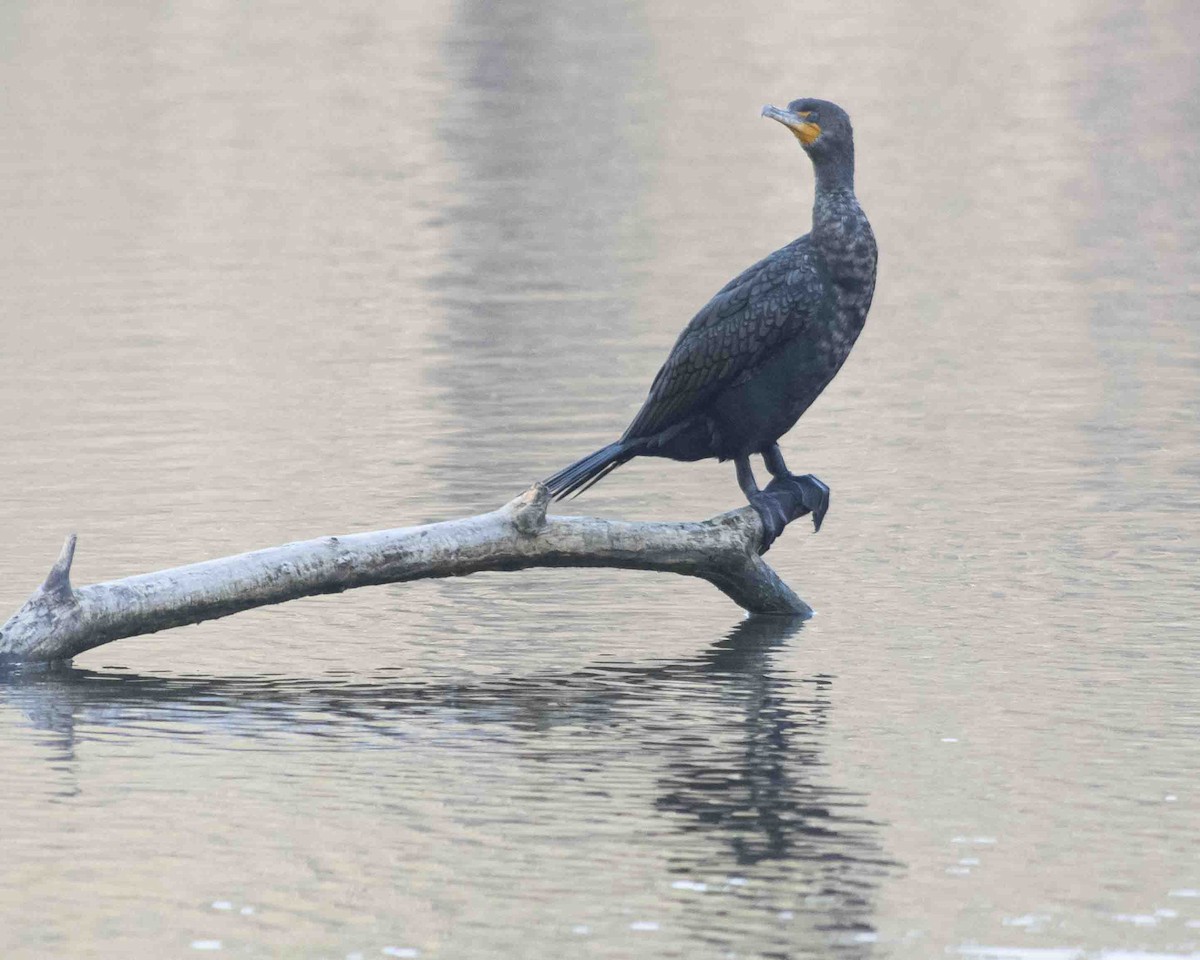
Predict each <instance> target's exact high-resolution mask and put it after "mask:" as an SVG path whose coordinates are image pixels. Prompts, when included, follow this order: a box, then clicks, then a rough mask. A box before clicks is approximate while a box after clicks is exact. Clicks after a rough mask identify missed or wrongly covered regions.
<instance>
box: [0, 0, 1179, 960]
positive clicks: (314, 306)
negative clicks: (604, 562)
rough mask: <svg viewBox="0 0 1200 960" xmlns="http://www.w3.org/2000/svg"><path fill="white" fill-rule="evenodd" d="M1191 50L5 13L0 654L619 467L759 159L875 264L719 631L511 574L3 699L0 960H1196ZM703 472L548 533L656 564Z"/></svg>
mask: <svg viewBox="0 0 1200 960" xmlns="http://www.w3.org/2000/svg"><path fill="white" fill-rule="evenodd" d="M1197 28H1200V22H1198V17H1197V14H1196V12H1195V10H1194V9H1193V6H1192V5H1191V4H1188V3H1186V2H1182V0H1180V2H1175V3H1172V2H1167V3H1162V4H1153V5H1146V6H1132V5H1126V4H1120V3H1116V2H1111V3H1099V4H1095V3H1093V4H1057V5H1053V6H1050V5H1045V4H1035V3H1018V4H1013V5H1009V6H1007V7H1005V8H1004V10H989V11H987V12H986V13H985V12H983V11H980V12H972V10H970V9H968V8H964V7H961V6H959V5H949V4H940V3H927V4H916V5H909V6H896V7H895V8H892V7H879V6H871V5H865V4H849V5H847V4H834V3H828V2H817V3H813V4H806V5H805V9H804V10H803V11H792V10H788V9H783V8H780V7H779V6H778V5H772V4H763V3H759V4H753V3H752V4H750V5H746V4H740V5H736V6H732V7H731V6H728V5H724V6H722V5H718V4H701V5H682V4H672V3H659V2H646V3H640V2H631V3H627V4H622V5H617V4H607V3H599V2H596V3H593V2H583V3H576V4H572V5H570V6H569V7H568V6H555V5H553V4H544V3H532V2H523V0H514V2H508V3H504V4H493V3H484V2H475V0H462V2H458V3H444V4H420V5H418V4H413V5H399V4H397V5H373V4H369V3H358V2H350V3H347V4H339V5H336V6H335V7H332V8H330V9H327V10H318V9H316V8H314V7H312V6H311V5H305V4H299V3H295V2H292V0H274V2H270V3H264V4H256V5H251V6H247V7H236V6H230V5H222V4H217V5H213V4H201V3H192V2H184V3H179V4H174V5H171V6H169V7H163V6H156V5H152V4H148V3H144V2H138V0H133V2H128V3H121V4H117V5H112V4H109V5H104V6H103V7H100V6H96V5H87V4H71V3H67V4H52V5H50V4H28V3H10V4H7V5H6V6H5V7H4V9H3V11H2V12H0V118H2V120H3V125H4V129H5V131H6V135H5V136H4V137H3V138H2V142H0V211H2V212H3V215H4V221H5V223H6V225H7V229H6V230H5V231H3V233H2V235H0V333H2V334H3V341H2V342H3V346H0V449H3V451H4V455H3V457H2V458H0V536H2V537H3V538H4V541H5V543H6V544H8V549H7V550H5V551H3V554H2V555H0V608H2V609H3V610H4V611H8V610H10V609H13V608H15V607H17V606H18V605H19V604H20V603H21V602H22V600H23V599H24V597H25V596H27V595H28V593H29V591H30V590H31V589H32V588H33V587H34V586H35V585H36V583H37V582H38V581H39V580H40V579H41V577H42V576H44V574H45V571H46V570H47V569H48V567H49V565H50V563H51V562H52V560H53V558H54V555H55V554H56V552H57V548H58V545H59V543H60V541H61V537H62V536H63V535H64V534H65V533H66V532H67V531H69V530H76V531H78V533H79V536H80V546H79V552H78V554H77V559H76V563H75V568H74V578H75V580H76V582H77V583H88V582H94V581H98V580H105V579H111V578H114V577H121V576H125V575H129V574H132V573H138V572H143V571H146V570H152V569H157V568H160V567H164V566H170V565H173V564H177V563H186V562H191V561H194V560H199V559H205V558H208V557H214V556H221V555H224V554H229V553H235V552H239V551H242V550H248V549H253V548H256V547H260V546H265V545H270V544H274V543H281V542H285V541H288V540H294V539H299V538H303V537H310V536H318V535H322V534H329V533H342V532H349V531H353V530H368V529H377V528H381V527H388V526H396V525H401V524H407V523H416V522H423V521H427V520H434V519H442V518H447V517H453V516H459V515H464V514H469V513H474V512H478V511H481V510H486V509H491V508H493V507H494V506H496V505H497V504H499V503H502V502H504V501H506V500H507V499H509V498H511V497H512V496H514V495H516V494H517V493H519V492H520V491H521V490H522V489H523V488H524V487H525V486H526V485H527V484H528V482H529V481H530V480H532V479H534V478H537V477H540V476H545V475H546V474H548V473H550V472H551V471H552V470H554V469H556V468H558V467H560V466H562V465H563V464H564V463H566V462H567V461H569V460H571V459H574V458H575V457H577V456H579V455H581V454H582V453H585V452H587V451H589V450H591V449H593V448H594V447H596V446H599V445H600V444H602V443H604V442H607V441H608V440H610V439H612V438H613V437H614V436H615V435H617V434H618V433H619V432H620V431H621V429H622V428H623V427H624V425H625V423H626V422H627V421H628V419H629V417H630V416H631V415H632V413H633V412H634V410H636V408H637V406H638V404H639V403H640V401H641V399H642V397H643V396H644V392H645V389H646V386H647V384H648V382H649V380H650V378H651V377H652V375H653V373H654V371H655V370H656V369H657V365H658V363H659V362H661V359H662V357H663V356H664V354H665V351H666V350H667V349H668V348H669V346H670V344H671V342H672V341H673V339H674V337H675V335H676V334H677V332H678V330H679V328H680V327H681V326H682V324H683V323H684V322H686V320H687V319H688V318H689V317H690V316H691V314H692V313H693V312H694V311H695V310H696V309H697V308H698V307H700V306H701V305H702V304H703V303H704V301H705V300H706V299H707V297H708V296H709V295H710V294H711V293H712V292H713V291H715V290H716V289H717V288H718V287H719V286H720V285H721V284H723V283H724V282H725V280H726V279H728V277H730V276H731V275H733V274H734V273H735V272H736V271H738V270H740V269H742V268H743V267H744V266H746V265H747V264H748V263H749V262H750V261H752V260H753V259H755V258H757V257H758V256H761V255H762V254H764V253H766V252H769V251H770V250H771V249H773V248H775V247H777V246H779V245H781V244H782V243H784V242H786V241H788V240H789V239H791V238H792V237H793V236H795V235H796V234H797V233H800V232H803V231H804V230H805V229H806V224H807V220H808V208H809V204H810V197H811V180H812V178H811V173H810V172H809V169H808V168H807V165H806V163H805V161H804V159H803V157H802V155H801V154H800V153H799V151H798V150H797V148H796V147H795V145H794V143H792V142H791V138H789V137H788V136H787V135H786V133H785V132H784V131H782V130H780V129H779V128H778V126H777V125H775V124H770V123H767V122H766V121H763V120H760V119H759V118H758V109H759V107H760V106H761V105H762V103H764V102H767V101H774V102H786V101H787V100H788V99H791V98H793V97H796V96H801V95H815V96H825V97H829V98H831V99H835V100H837V101H838V102H840V103H842V104H843V105H845V106H846V107H847V108H848V109H849V110H850V112H851V114H852V116H853V117H854V119H855V123H856V138H857V143H858V150H859V162H858V187H859V194H860V196H861V198H862V201H863V204H864V206H865V207H866V209H867V211H868V213H869V214H870V216H871V219H872V222H873V224H874V226H875V229H876V233H877V235H878V238H879V244H880V249H881V272H880V278H879V287H878V294H877V299H876V304H875V306H874V308H873V311H872V314H871V319H870V321H869V323H868V326H867V328H866V331H865V333H864V335H863V337H862V339H861V341H860V343H859V345H858V346H857V347H856V349H855V352H854V355H853V356H852V358H851V360H850V362H849V363H848V364H847V366H846V368H845V369H844V370H843V372H842V373H841V374H840V375H839V377H838V379H837V380H836V381H835V383H834V384H833V385H832V386H831V387H830V389H829V390H828V391H827V392H826V394H825V395H824V396H823V397H822V398H821V400H820V401H818V403H817V404H816V405H814V407H813V408H812V410H811V411H810V412H809V414H808V415H806V417H805V419H804V421H803V422H802V424H801V425H800V426H799V427H798V428H797V429H796V430H795V431H794V432H793V434H792V435H790V436H789V437H788V438H787V439H786V440H785V442H784V449H785V451H786V453H787V454H788V457H789V461H790V462H791V463H792V465H793V467H794V468H796V469H800V470H805V471H812V472H814V473H817V474H818V475H820V476H821V477H822V478H823V479H824V480H825V481H826V482H828V483H829V484H830V486H831V487H832V488H833V496H834V499H833V507H832V510H831V512H830V515H829V517H828V518H827V520H826V526H825V527H824V528H823V529H822V532H821V534H820V535H819V536H816V537H814V536H812V535H811V533H810V532H809V531H807V530H804V529H801V527H802V525H800V524H798V525H797V526H796V527H795V528H794V529H792V530H791V531H789V533H788V534H787V536H786V537H785V538H784V539H783V540H782V541H781V542H780V543H779V544H778V545H777V546H776V547H775V548H774V549H773V550H772V552H771V561H772V563H773V565H774V566H775V567H776V568H777V569H778V570H779V571H780V573H781V574H783V575H784V576H785V577H786V578H787V579H788V581H789V582H790V583H792V584H793V585H794V586H795V587H796V588H797V590H798V591H799V592H800V593H801V595H802V596H804V598H805V599H806V600H807V601H808V602H809V603H810V604H812V605H813V606H814V607H815V608H816V610H817V615H816V617H815V618H814V619H813V620H810V621H808V622H807V623H804V624H799V623H794V622H789V621H765V622H759V621H744V620H743V619H742V617H741V616H740V614H739V612H738V611H737V610H736V609H734V608H733V607H731V606H730V604H729V603H728V601H727V600H726V599H725V598H724V597H723V596H721V595H720V594H719V593H717V592H716V591H714V590H713V589H712V588H711V587H709V586H708V585H706V584H704V583H701V582H699V581H696V582H691V581H683V580H680V579H678V578H672V577H666V576H658V575H648V574H636V573H621V572H614V571H582V570H572V571H528V572H524V573H521V574H497V575H481V576H478V577H474V578H470V579H467V580H461V581H454V582H438V583H420V584H411V585H404V586H395V587H384V588H377V589H369V590H362V591H356V592H353V593H350V594H345V595H342V596H337V597H325V598H320V599H313V600H305V601H298V602H296V603H293V604H289V605H285V606H282V607H277V608H272V609H267V610H260V611H254V612H251V613H247V614H244V615H239V616H237V617H234V618H231V619H228V620H224V621H219V622H216V623H211V624H205V625H203V626H200V627H192V628H186V629H182V630H176V631H171V632H167V633H163V634H160V635H157V636H153V637H144V638H136V639H130V640H124V641H120V642H118V643H115V644H112V645H110V646H105V647H101V648H99V649H96V650H94V651H92V652H90V653H88V654H86V655H84V656H82V657H80V658H78V659H77V661H76V662H75V663H74V665H72V666H70V667H65V668H62V669H58V670H55V671H52V672H46V673H38V674H34V675H31V676H25V677H16V678H9V679H8V680H6V681H4V682H3V684H2V685H0V782H2V783H3V785H4V786H3V790H2V791H0V813H2V817H0V822H3V823H4V824H5V827H4V829H3V831H2V832H0V947H2V948H3V952H4V955H5V956H22V957H23V956H28V957H43V956H66V955H71V956H76V957H97V958H99V957H104V958H107V957H112V956H131V957H163V956H190V955H193V954H194V953H195V952H197V951H199V952H217V951H220V952H222V953H226V954H232V955H238V956H247V957H257V956H288V957H349V956H354V955H359V954H361V956H363V957H372V956H375V957H378V956H420V957H447V958H450V957H453V958H476V957H479V958H483V957H494V956H520V957H529V958H539V957H545V958H558V957H563V956H585V957H612V958H626V957H660V956H661V957H676V956H678V957H689V958H690V957H714V958H725V957H729V956H737V957H795V958H800V957H814V958H816V957H830V956H845V957H849V958H867V957H897V958H914V960H915V958H928V957H935V956H942V955H950V956H964V957H975V958H985V960H1049V958H1070V960H1084V958H1088V960H1094V958H1109V960H1116V958H1119V957H1124V958H1129V957H1135V956H1136V957H1145V958H1171V957H1195V956H1197V955H1200V867H1198V866H1197V864H1198V863H1200V857H1197V842H1198V841H1200V796H1198V794H1197V790H1196V771H1197V768H1198V765H1200V747H1198V746H1197V742H1198V738H1197V734H1198V733H1200V715H1198V713H1197V708H1196V703H1197V702H1198V701H1197V698H1198V696H1200V682H1198V678H1197V671H1196V666H1195V663H1196V654H1197V634H1198V628H1197V614H1198V613H1200V602H1198V594H1197V571H1198V570H1200V533H1197V530H1196V524H1195V515H1196V512H1197V510H1198V509H1200V493H1198V492H1197V491H1198V490H1200V418H1198V417H1197V409H1198V406H1200V403H1198V401H1200V269H1198V266H1197V259H1196V251H1197V250H1198V249H1200V174H1198V173H1197V171H1198V170H1200V157H1198V156H1197V148H1196V142H1197V139H1198V137H1200V62H1198V61H1197V60H1196V57H1195V52H1194V48H1193V45H1192V44H1191V42H1190V40H1189V39H1188V38H1189V37H1191V36H1194V35H1195V34H1196V31H1197ZM739 501H740V496H739V494H738V491H737V487H736V484H735V483H734V479H733V475H732V469H731V468H730V467H729V466H728V465H718V464H714V463H708V464H693V465H677V464H667V463H657V462H647V463H645V464H642V463H633V464H630V465H629V466H627V467H625V468H622V470H621V471H619V472H618V473H617V474H614V475H613V476H612V477H611V478H610V479H608V480H606V481H605V482H604V484H602V485H601V486H598V487H596V488H595V489H594V490H593V491H589V493H588V494H587V495H586V497H585V498H584V499H582V500H580V501H578V502H577V504H576V506H575V507H573V508H572V509H578V510H586V511H588V512H595V513H598V514H602V515H608V516H621V517H640V518H662V519H682V518H688V519H693V518H698V517H703V516H707V515H710V514H712V513H716V512H719V511H721V510H725V509H728V508H730V507H732V506H734V505H736V504H737V503H738V502H739Z"/></svg>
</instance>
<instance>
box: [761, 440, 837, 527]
mask: <svg viewBox="0 0 1200 960" xmlns="http://www.w3.org/2000/svg"><path fill="white" fill-rule="evenodd" d="M762 456H763V463H765V464H766V465H767V470H769V471H770V473H771V476H772V478H773V479H772V480H771V482H770V483H769V484H767V489H766V492H767V493H768V494H773V495H774V496H775V497H776V498H777V499H782V498H788V499H789V500H792V501H794V505H793V504H789V503H787V502H783V503H781V506H782V508H783V509H784V510H785V511H787V512H788V513H792V515H793V519H795V517H802V516H804V514H806V513H812V518H813V530H814V531H818V530H820V529H821V523H822V521H823V520H824V519H825V514H826V512H827V511H828V510H829V487H827V486H825V484H824V483H822V482H821V481H820V480H818V479H817V478H816V477H814V476H813V475H812V474H811V473H809V474H805V475H804V476H802V477H798V476H796V475H795V474H794V473H790V472H788V468H787V464H786V463H784V462H783V451H781V450H780V449H779V444H777V443H773V444H771V446H770V447H769V448H767V450H765V451H764V452H763V455H762ZM747 469H749V467H747ZM743 489H744V488H743ZM801 505H802V506H803V508H804V509H803V510H800V511H799V512H795V513H793V510H795V506H801Z"/></svg>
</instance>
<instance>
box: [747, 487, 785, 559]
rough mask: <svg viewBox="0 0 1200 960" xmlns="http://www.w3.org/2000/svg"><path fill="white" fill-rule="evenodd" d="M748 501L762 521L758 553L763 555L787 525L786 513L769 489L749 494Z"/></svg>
mask: <svg viewBox="0 0 1200 960" xmlns="http://www.w3.org/2000/svg"><path fill="white" fill-rule="evenodd" d="M748 499H749V500H750V506H752V507H753V508H754V509H755V511H756V512H757V513H758V516H759V518H760V519H761V520H762V525H763V536H762V544H761V545H760V546H759V548H758V552H759V553H760V554H763V553H766V552H767V551H768V550H770V549H771V544H773V543H774V542H775V540H776V538H777V537H778V536H779V535H780V534H781V533H783V528H784V527H786V526H787V525H788V515H787V511H786V510H785V509H784V505H783V504H782V503H780V501H779V498H778V497H777V496H776V495H775V494H773V493H771V490H770V488H769V487H768V488H767V489H766V490H763V491H761V492H759V493H754V494H751V495H750V497H749V498H748Z"/></svg>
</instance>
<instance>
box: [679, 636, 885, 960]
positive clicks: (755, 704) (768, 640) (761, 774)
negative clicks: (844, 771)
mask: <svg viewBox="0 0 1200 960" xmlns="http://www.w3.org/2000/svg"><path fill="white" fill-rule="evenodd" d="M798 629H800V623H799V622H789V621H780V620H778V619H774V618H752V619H750V620H747V621H745V622H743V623H742V624H740V625H739V626H738V627H737V628H736V629H735V630H733V631H732V632H731V633H730V634H729V636H727V637H726V638H725V639H724V640H722V641H721V642H720V643H718V644H717V645H716V646H714V647H713V648H712V649H710V650H709V651H708V654H707V655H706V657H705V659H704V663H703V672H704V674H705V675H706V677H707V678H708V679H707V682H708V683H711V684H713V685H714V686H717V687H719V688H720V689H721V695H720V698H719V701H718V703H719V705H720V707H721V708H722V709H724V710H728V711H729V721H728V726H729V727H730V728H731V729H732V731H733V732H732V735H731V736H729V737H722V738H720V739H717V740H711V741H709V740H705V739H703V738H701V737H697V736H696V732H695V731H694V730H691V729H684V730H681V731H680V734H679V736H678V737H677V738H676V739H675V741H674V742H673V743H672V744H670V746H669V748H668V750H667V752H666V764H665V767H666V770H665V773H664V775H663V777H662V778H661V781H660V788H661V789H662V791H663V794H662V796H661V797H660V798H659V799H658V801H657V806H658V808H659V809H660V810H662V811H664V812H666V813H669V814H671V815H673V816H674V818H675V822H676V824H677V827H678V829H679V830H680V831H681V832H682V833H683V834H684V835H685V836H687V837H688V838H689V839H690V840H692V841H695V842H691V843H689V844H687V845H686V846H685V847H684V848H683V850H682V852H679V853H676V854H675V856H674V857H673V858H672V860H673V869H674V870H676V871H677V872H679V873H680V874H681V875H682V876H686V877H697V876H702V877H711V876H718V877H720V876H722V875H725V876H727V877H729V875H730V874H734V876H732V877H729V879H727V880H726V882H727V883H731V884H732V885H733V886H734V887H735V889H739V890H741V891H744V894H743V896H744V898H745V899H746V900H747V901H748V902H752V903H753V904H754V905H755V907H756V908H757V909H759V910H764V911H774V912H775V919H776V920H778V921H780V924H779V926H780V928H779V930H778V932H777V934H776V939H777V940H778V941H779V945H780V946H779V950H778V952H777V953H773V954H768V955H772V956H787V955H788V951H787V949H786V944H788V943H790V942H792V941H793V940H797V939H800V940H810V939H812V934H811V933H809V932H807V931H804V932H802V930H803V928H804V927H805V926H807V927H810V928H811V929H812V930H814V931H819V933H820V934H821V935H822V936H823V938H827V944H828V947H829V949H830V950H831V951H837V952H839V953H843V952H844V953H845V954H846V955H859V954H860V953H862V952H864V951H869V950H870V947H869V944H870V943H871V942H872V941H873V939H874V926H873V921H872V914H873V913H874V904H873V902H872V899H871V894H872V892H873V891H874V889H875V887H876V886H877V885H878V883H879V882H880V881H881V879H882V878H883V877H884V875H885V874H886V873H887V872H888V870H889V868H890V867H892V866H894V864H892V863H891V862H890V861H888V860H887V859H886V858H885V857H884V855H883V852H882V847H881V844H880V841H879V836H878V834H879V830H880V827H881V825H880V824H878V823H874V822H872V821H871V820H869V819H868V818H867V817H866V816H865V812H864V810H865V807H866V798H865V797H862V796H860V795H857V794H854V793H851V792H849V791H845V790H841V789H839V788H837V787H835V786H832V785H830V784H829V783H827V782H826V781H825V778H824V777H823V776H822V773H823V771H822V768H823V766H824V763H825V761H824V759H823V749H822V747H823V745H822V737H823V733H824V727H825V725H826V723H827V722H828V715H829V710H830V708H831V703H832V700H831V695H832V685H833V678H832V677H828V676H820V675H818V676H816V677H810V678H803V679H799V680H795V679H792V678H789V677H787V676H786V675H785V674H784V673H783V671H781V670H780V669H779V668H778V667H777V666H776V665H775V663H774V651H775V650H776V649H777V648H778V647H779V646H780V645H781V644H783V642H784V641H785V640H786V639H787V638H788V637H789V636H791V635H792V634H793V633H795V632H796V631H797V630H798ZM747 879H749V880H750V881H752V882H751V883H749V884H747V885H746V886H741V884H742V882H743V881H745V880H747ZM762 882H766V883H767V884H769V886H768V889H767V892H766V893H765V894H764V891H763V890H762V889H761V887H760V885H761V883H762ZM694 919H695V921H696V932H697V934H698V935H701V936H703V937H704V939H705V940H707V941H709V942H711V943H714V944H718V945H721V946H723V947H726V948H728V949H730V950H736V949H737V947H738V945H739V939H738V936H737V929H738V927H737V924H736V923H734V924H731V925H726V924H723V923H714V922H713V920H712V918H710V917H707V916H697V917H695V918H694ZM793 924H796V925H800V926H801V928H802V929H801V930H794V929H791V926H792V925H793Z"/></svg>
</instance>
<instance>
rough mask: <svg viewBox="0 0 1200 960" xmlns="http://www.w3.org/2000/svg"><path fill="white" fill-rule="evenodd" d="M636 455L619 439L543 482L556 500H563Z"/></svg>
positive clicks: (599, 479)
mask: <svg viewBox="0 0 1200 960" xmlns="http://www.w3.org/2000/svg"><path fill="white" fill-rule="evenodd" d="M636 455H637V454H635V453H633V452H632V451H631V450H630V449H629V447H628V445H627V444H626V443H624V442H623V441H621V440H618V441H617V442H616V443H610V444H609V445H608V446H607V447H601V448H600V449H599V450H597V451H596V452H595V453H591V454H588V455H587V456H586V457H584V458H583V459H582V460H576V461H575V462H574V463H573V464H571V465H570V466H569V467H563V469H561V470H559V471H558V473H556V474H554V475H553V476H552V477H547V478H546V480H545V481H543V482H544V483H545V484H546V487H547V488H548V489H549V491H550V495H551V496H552V497H554V499H555V500H562V499H564V498H565V497H569V496H571V494H575V495H576V496H578V495H579V494H581V493H583V491H584V490H586V489H587V488H588V487H590V486H591V485H592V484H593V483H598V482H600V481H601V480H603V479H604V477H606V476H607V475H608V474H609V473H611V472H612V471H613V470H616V469H617V467H619V466H620V465H621V464H623V463H627V462H628V461H630V460H632V459H633V458H634V457H635V456H636Z"/></svg>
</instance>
